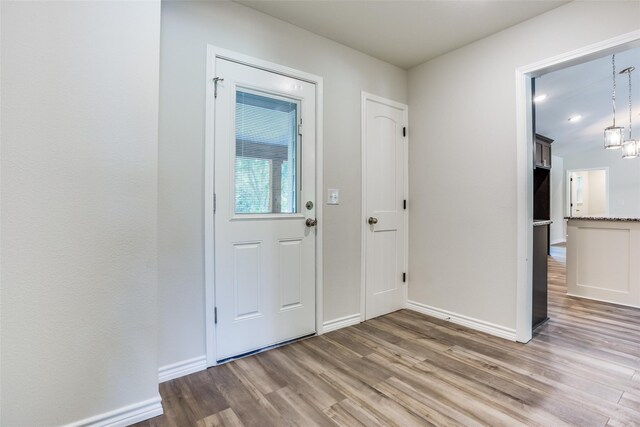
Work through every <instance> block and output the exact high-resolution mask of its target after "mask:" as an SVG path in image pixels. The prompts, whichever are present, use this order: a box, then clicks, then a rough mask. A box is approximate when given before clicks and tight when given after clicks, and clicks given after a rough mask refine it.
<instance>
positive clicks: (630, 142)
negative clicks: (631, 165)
mask: <svg viewBox="0 0 640 427" xmlns="http://www.w3.org/2000/svg"><path fill="white" fill-rule="evenodd" d="M638 154H640V153H638V141H636V140H635V139H627V140H626V141H625V142H623V143H622V158H623V159H635V158H636V157H638Z"/></svg>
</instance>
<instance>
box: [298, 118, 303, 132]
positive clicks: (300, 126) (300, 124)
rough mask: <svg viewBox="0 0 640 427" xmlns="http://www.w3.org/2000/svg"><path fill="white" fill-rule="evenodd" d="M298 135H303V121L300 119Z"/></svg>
mask: <svg viewBox="0 0 640 427" xmlns="http://www.w3.org/2000/svg"><path fill="white" fill-rule="evenodd" d="M298 135H302V119H300V123H298Z"/></svg>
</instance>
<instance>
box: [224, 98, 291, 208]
mask: <svg viewBox="0 0 640 427" xmlns="http://www.w3.org/2000/svg"><path fill="white" fill-rule="evenodd" d="M299 115H300V114H299V103H298V102H297V101H295V100H292V99H288V98H284V97H278V96H274V95H271V94H267V93H261V92H257V91H253V90H249V89H242V88H238V89H237V91H236V149H235V155H236V157H235V213H236V214H279V213H286V214H292V213H297V212H298V210H299V209H298V198H299V197H298V187H299V182H298V179H299V178H298V176H299V172H300V171H299V161H298V157H299V156H298V152H299V141H298V123H299Z"/></svg>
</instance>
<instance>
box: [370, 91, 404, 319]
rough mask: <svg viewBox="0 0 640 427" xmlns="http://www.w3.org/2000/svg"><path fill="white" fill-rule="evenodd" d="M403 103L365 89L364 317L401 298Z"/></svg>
mask: <svg viewBox="0 0 640 427" xmlns="http://www.w3.org/2000/svg"><path fill="white" fill-rule="evenodd" d="M406 123H407V107H406V106H405V105H400V104H397V103H395V102H392V101H387V100H384V99H380V98H377V97H372V96H369V95H364V101H363V156H364V162H363V175H364V176H363V183H364V187H365V189H364V197H365V201H364V211H365V212H364V213H365V218H363V220H364V221H365V226H366V228H365V231H364V233H365V248H364V250H365V318H366V319H371V318H372V317H376V316H380V315H383V314H386V313H390V312H392V311H396V310H399V309H401V308H402V307H403V305H404V299H405V286H404V283H403V282H404V280H403V279H404V274H405V259H406V254H405V239H406V235H405V229H406V210H405V200H406V196H405V188H406V185H405V184H406V183H405V172H406V170H405V169H406V148H407V147H406V137H405V131H404V129H405V128H406Z"/></svg>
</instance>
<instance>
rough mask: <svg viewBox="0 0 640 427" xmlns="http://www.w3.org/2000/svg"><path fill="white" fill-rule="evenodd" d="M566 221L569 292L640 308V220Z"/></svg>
mask: <svg viewBox="0 0 640 427" xmlns="http://www.w3.org/2000/svg"><path fill="white" fill-rule="evenodd" d="M565 219H566V220H567V293H568V294H569V295H572V296H577V297H581V298H589V299H594V300H599V301H606V302H612V303H616V304H622V305H627V306H631V307H640V218H618V217H567V218H565Z"/></svg>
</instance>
